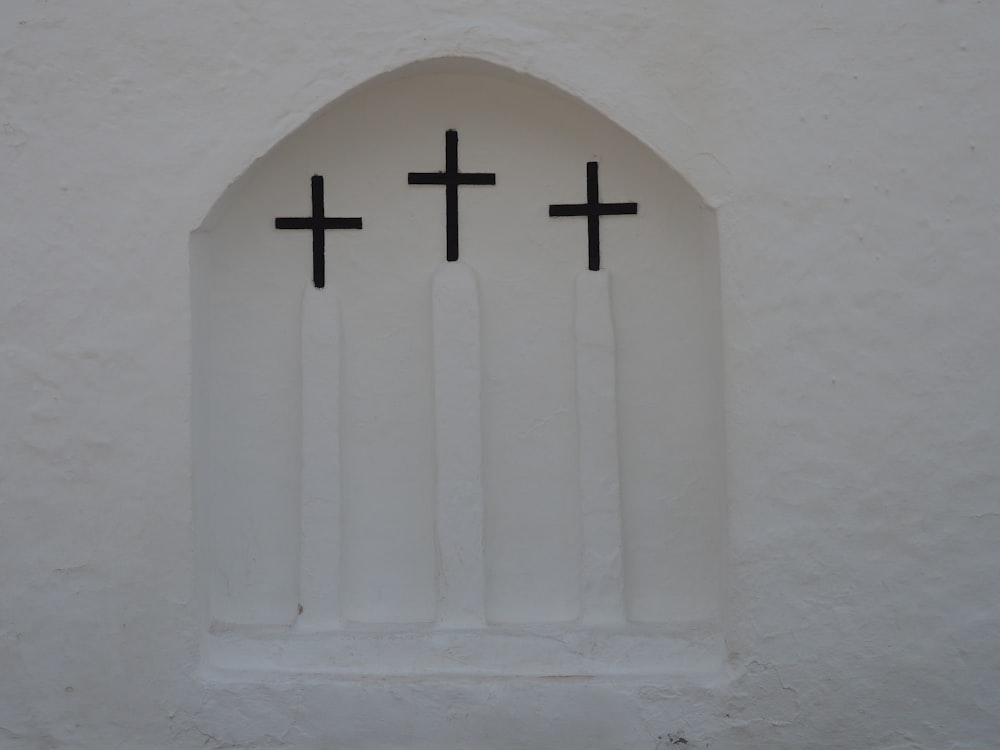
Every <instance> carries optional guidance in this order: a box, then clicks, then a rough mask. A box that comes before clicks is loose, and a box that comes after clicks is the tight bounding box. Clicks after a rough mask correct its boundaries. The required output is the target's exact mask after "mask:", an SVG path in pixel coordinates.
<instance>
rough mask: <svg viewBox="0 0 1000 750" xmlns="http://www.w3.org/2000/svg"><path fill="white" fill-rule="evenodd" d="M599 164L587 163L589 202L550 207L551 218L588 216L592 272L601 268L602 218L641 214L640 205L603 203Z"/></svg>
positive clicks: (594, 162) (560, 204)
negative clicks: (598, 180) (598, 176)
mask: <svg viewBox="0 0 1000 750" xmlns="http://www.w3.org/2000/svg"><path fill="white" fill-rule="evenodd" d="M598 193H599V189H598V183H597V162H596V161H588V162H587V202H586V203H559V204H552V205H550V206H549V216H586V217H587V238H588V248H589V255H590V270H591V271H599V270H600V268H601V217H602V216H609V215H620V214H635V213H638V212H639V204H638V203H601V199H600V198H599V197H598Z"/></svg>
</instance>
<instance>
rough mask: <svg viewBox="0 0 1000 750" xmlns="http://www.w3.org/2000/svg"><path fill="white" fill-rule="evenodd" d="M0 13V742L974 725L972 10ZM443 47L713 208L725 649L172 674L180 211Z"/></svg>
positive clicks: (665, 741) (978, 255)
mask: <svg viewBox="0 0 1000 750" xmlns="http://www.w3.org/2000/svg"><path fill="white" fill-rule="evenodd" d="M3 15H4V23H3V24H2V29H0V149H2V151H0V153H2V157H0V158H2V169H0V174H2V179H3V186H4V191H3V195H4V198H3V200H2V201H0V227H2V229H0V236H2V238H3V241H2V255H0V258H2V261H0V263H2V266H0V305H2V310H3V315H2V316H0V325H3V327H4V330H3V334H2V337H0V347H2V350H3V356H2V358H0V394H2V404H3V430H2V432H0V440H2V441H3V444H2V449H0V462H2V463H0V483H2V484H0V571H2V573H3V574H2V581H0V747H3V748H4V749H5V750H6V748H12V749H13V750H27V749H29V748H31V749H32V750H33V749H34V748H201V747H209V748H222V747H241V748H282V747H288V748H333V747H343V748H368V747H413V748H428V749H430V748H477V747H482V748H487V747H488V748H493V747H496V748H525V749H526V750H527V749H528V748H545V747H577V748H649V749H650V750H655V749H657V748H659V750H665V748H667V747H671V746H672V743H675V742H677V743H679V742H680V738H681V737H683V738H684V739H685V740H686V741H687V744H685V745H683V746H685V747H713V748H767V749H768V750H770V749H771V748H802V747H822V748H855V747H862V748H883V749H889V748H893V749H898V750H902V749H903V748H988V747H993V746H995V744H996V737H997V736H998V734H1000V605H998V604H997V602H1000V575H998V572H1000V571H998V568H1000V565H998V562H1000V552H998V551H997V550H998V549H1000V544H998V543H1000V476H998V474H1000V470H998V464H1000V461H998V457H1000V438H998V430H997V426H998V423H1000V390H998V388H997V384H996V383H997V373H998V371H1000V348H998V346H997V331H998V330H1000V303H998V302H997V292H996V289H997V285H998V283H1000V257H998V253H997V246H996V237H997V236H998V228H1000V227H998V223H1000V221H998V216H1000V211H998V205H997V204H998V200H997V195H998V192H1000V177H998V176H997V175H998V168H997V148H998V147H1000V93H998V91H997V80H998V74H1000V70H998V68H1000V53H998V52H997V51H996V41H997V40H996V38H997V36H998V32H997V29H998V28H1000V6H997V5H996V4H992V3H988V2H971V1H969V2H959V1H957V0H956V1H954V2H929V1H924V0H913V1H912V2H889V1H887V2H881V3H870V2H865V1H864V0H841V1H840V2H836V3H834V2H825V3H823V2H801V1H800V0H794V1H792V0H784V1H782V0H774V1H772V2H763V1H758V2H746V3H735V2H699V3H685V2H657V3H652V2H640V1H639V0H623V1H622V2H619V3H616V4H615V5H613V6H612V5H611V4H608V5H603V4H597V3H593V2H589V0H581V1H580V2H574V3H567V2H560V3H554V2H537V1H536V2H520V1H518V0H492V1H491V2H463V3H458V2H427V3H403V2H397V3H390V2H371V1H368V2H337V3H321V2H305V1H304V2H301V3H296V4H291V3H265V2H249V1H248V2H236V1H234V2H229V3H221V2H220V3H212V4H208V3H194V2H187V3H185V2H172V3H155V2H151V1H147V2H138V1H137V2H132V3H125V2H97V1H96V0H94V1H90V2H75V3H68V2H63V3H60V2H22V1H21V0H9V1H8V2H7V3H5V4H4V8H3ZM441 56H474V57H479V58H482V59H485V60H488V61H491V62H494V63H498V64H501V65H504V66H507V67H509V68H512V69H514V70H520V71H524V72H527V73H530V74H532V75H534V76H536V77H538V78H540V79H543V80H547V81H550V82H552V83H554V84H556V85H557V86H559V87H561V88H563V89H564V90H566V91H567V92H569V93H570V94H573V95H575V96H578V97H579V98H581V99H582V100H584V101H586V102H588V103H590V104H591V105H593V106H595V107H596V108H597V109H598V110H600V111H601V112H603V113H605V114H606V115H608V116H609V117H611V118H612V119H613V120H615V121H616V122H617V123H619V124H620V125H622V126H623V127H624V128H626V129H627V130H629V131H631V132H632V133H633V134H635V135H636V136H637V137H639V138H640V139H641V140H643V141H644V142H645V143H647V144H648V145H649V146H650V147H651V148H652V149H653V150H654V151H655V152H657V153H658V154H659V155H660V156H661V157H662V158H664V159H665V160H666V161H667V162H668V163H669V164H671V165H672V166H673V167H674V168H676V169H677V170H678V171H679V172H680V173H681V174H683V175H684V176H685V177H686V178H687V179H688V180H689V181H690V182H691V183H692V185H694V187H695V188H696V189H698V190H699V191H700V192H701V194H702V196H703V197H704V198H705V199H706V201H707V202H708V203H710V204H711V205H712V206H714V207H715V208H716V209H717V214H718V221H719V230H720V239H719V246H720V251H721V273H722V295H723V326H724V340H725V347H724V356H725V398H726V414H727V462H728V463H727V485H728V502H729V522H730V528H729V537H730V538H729V549H730V566H729V572H728V584H727V585H728V595H727V609H726V618H727V631H726V636H727V642H728V646H729V649H730V675H729V676H728V677H726V678H725V679H719V680H717V681H713V682H706V681H700V682H699V681H684V680H680V679H664V680H660V681H657V680H648V679H645V680H640V681H611V680H585V679H577V680H518V679H508V680H483V681H474V680H452V681H447V680H438V681H427V682H420V681H392V680H357V681H342V682H334V681H329V680H327V681H323V680H313V681H306V680H295V679H283V680H280V681H279V680H274V681H270V682H260V681H253V682H246V683H239V682H234V683H232V684H221V685H220V684H208V683H202V682H200V681H199V679H198V678H197V675H196V672H195V666H196V662H197V653H198V633H199V629H200V620H199V617H200V612H201V603H200V602H199V601H198V599H197V597H196V596H195V593H194V592H195V591H196V587H195V567H196V565H195V563H196V561H195V545H194V533H193V529H194V526H195V524H196V523H197V518H196V515H195V510H194V507H193V503H192V497H191V484H190V483H191V451H192V445H191V430H190V420H189V417H188V415H189V405H190V383H191V377H190V366H191V351H190V344H191V336H190V281H189V278H190V277H189V235H190V233H191V231H192V230H194V229H196V228H197V227H199V226H200V225H201V223H202V221H203V219H204V216H205V214H206V212H207V211H208V209H209V208H210V207H211V206H212V205H213V203H214V202H215V201H216V199H217V198H218V197H219V196H220V195H221V194H222V193H223V192H224V190H225V189H226V187H227V186H228V185H229V184H231V183H232V182H233V181H234V180H235V179H236V178H237V177H238V176H239V175H240V174H241V173H243V172H244V171H245V170H246V168H247V167H248V166H249V165H250V164H251V163H252V162H253V161H254V159H256V158H257V157H259V156H260V155H262V154H264V153H266V152H267V151H268V150H269V149H270V148H271V147H272V146H273V145H274V144H275V143H276V142H278V141H279V140H280V139H281V138H282V137H283V136H285V135H287V134H288V133H290V132H291V131H293V130H294V129H295V128H296V127H297V126H298V125H300V124H301V123H303V122H304V121H305V120H307V119H308V118H309V116H310V115H312V114H313V113H314V112H316V111H318V110H319V109H321V108H322V107H323V106H324V105H326V104H327V103H329V102H331V101H333V100H335V99H336V98H337V97H338V96H340V95H341V94H343V93H344V92H346V91H348V90H350V89H351V88H352V87H354V86H356V85H359V84H361V83H362V82H364V81H366V80H368V79H370V78H371V77H372V76H375V75H377V74H379V73H382V72H385V71H389V70H393V69H396V68H398V67H400V66H402V65H405V64H407V63H410V62H412V61H415V60H421V59H427V58H433V57H441Z"/></svg>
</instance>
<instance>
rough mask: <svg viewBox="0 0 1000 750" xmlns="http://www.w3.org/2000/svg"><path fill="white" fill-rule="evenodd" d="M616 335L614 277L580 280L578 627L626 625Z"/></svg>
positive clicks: (586, 274) (591, 275)
mask: <svg viewBox="0 0 1000 750" xmlns="http://www.w3.org/2000/svg"><path fill="white" fill-rule="evenodd" d="M615 398H616V397H615V333H614V324H613V322H612V317H611V277H610V275H609V273H608V271H606V270H600V271H581V272H580V274H579V275H578V276H577V278H576V401H577V407H576V408H577V420H578V422H579V428H580V438H579V439H580V496H581V505H582V511H583V560H582V571H581V577H582V602H581V621H582V622H583V623H585V624H589V625H606V624H617V623H622V622H624V619H625V598H624V588H625V586H624V583H625V582H624V577H623V572H622V522H621V499H620V492H619V474H618V416H617V408H616V403H615Z"/></svg>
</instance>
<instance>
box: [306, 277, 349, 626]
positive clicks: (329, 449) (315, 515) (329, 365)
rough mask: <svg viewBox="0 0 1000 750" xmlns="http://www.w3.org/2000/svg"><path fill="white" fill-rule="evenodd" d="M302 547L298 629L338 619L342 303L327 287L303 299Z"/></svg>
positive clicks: (309, 291)
mask: <svg viewBox="0 0 1000 750" xmlns="http://www.w3.org/2000/svg"><path fill="white" fill-rule="evenodd" d="M301 492H302V509H301V512H302V549H301V552H300V567H299V589H300V594H299V596H300V605H301V607H302V613H301V614H300V616H299V619H298V622H297V624H298V626H300V627H303V628H305V629H310V630H311V629H315V630H323V629H328V628H335V627H336V626H337V625H338V623H339V621H340V608H339V594H340V548H341V528H340V527H341V493H340V303H339V300H338V298H337V293H336V292H335V291H334V290H333V289H331V288H330V287H325V288H323V289H316V288H315V287H312V286H310V287H309V288H308V289H306V291H305V294H304V295H303V298H302V489H301Z"/></svg>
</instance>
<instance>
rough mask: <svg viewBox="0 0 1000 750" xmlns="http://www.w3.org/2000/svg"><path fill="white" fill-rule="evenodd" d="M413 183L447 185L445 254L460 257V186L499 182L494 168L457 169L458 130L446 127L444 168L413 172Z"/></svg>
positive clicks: (409, 178)
mask: <svg viewBox="0 0 1000 750" xmlns="http://www.w3.org/2000/svg"><path fill="white" fill-rule="evenodd" d="M408 182H409V184H410V185H444V188H445V212H446V213H445V229H446V240H445V243H446V246H445V257H446V258H447V259H448V260H449V261H456V260H458V186H459V185H496V184H497V176H496V173H495V172H459V171H458V131H457V130H447V131H445V134H444V171H443V172H410V173H409V175H408Z"/></svg>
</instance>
